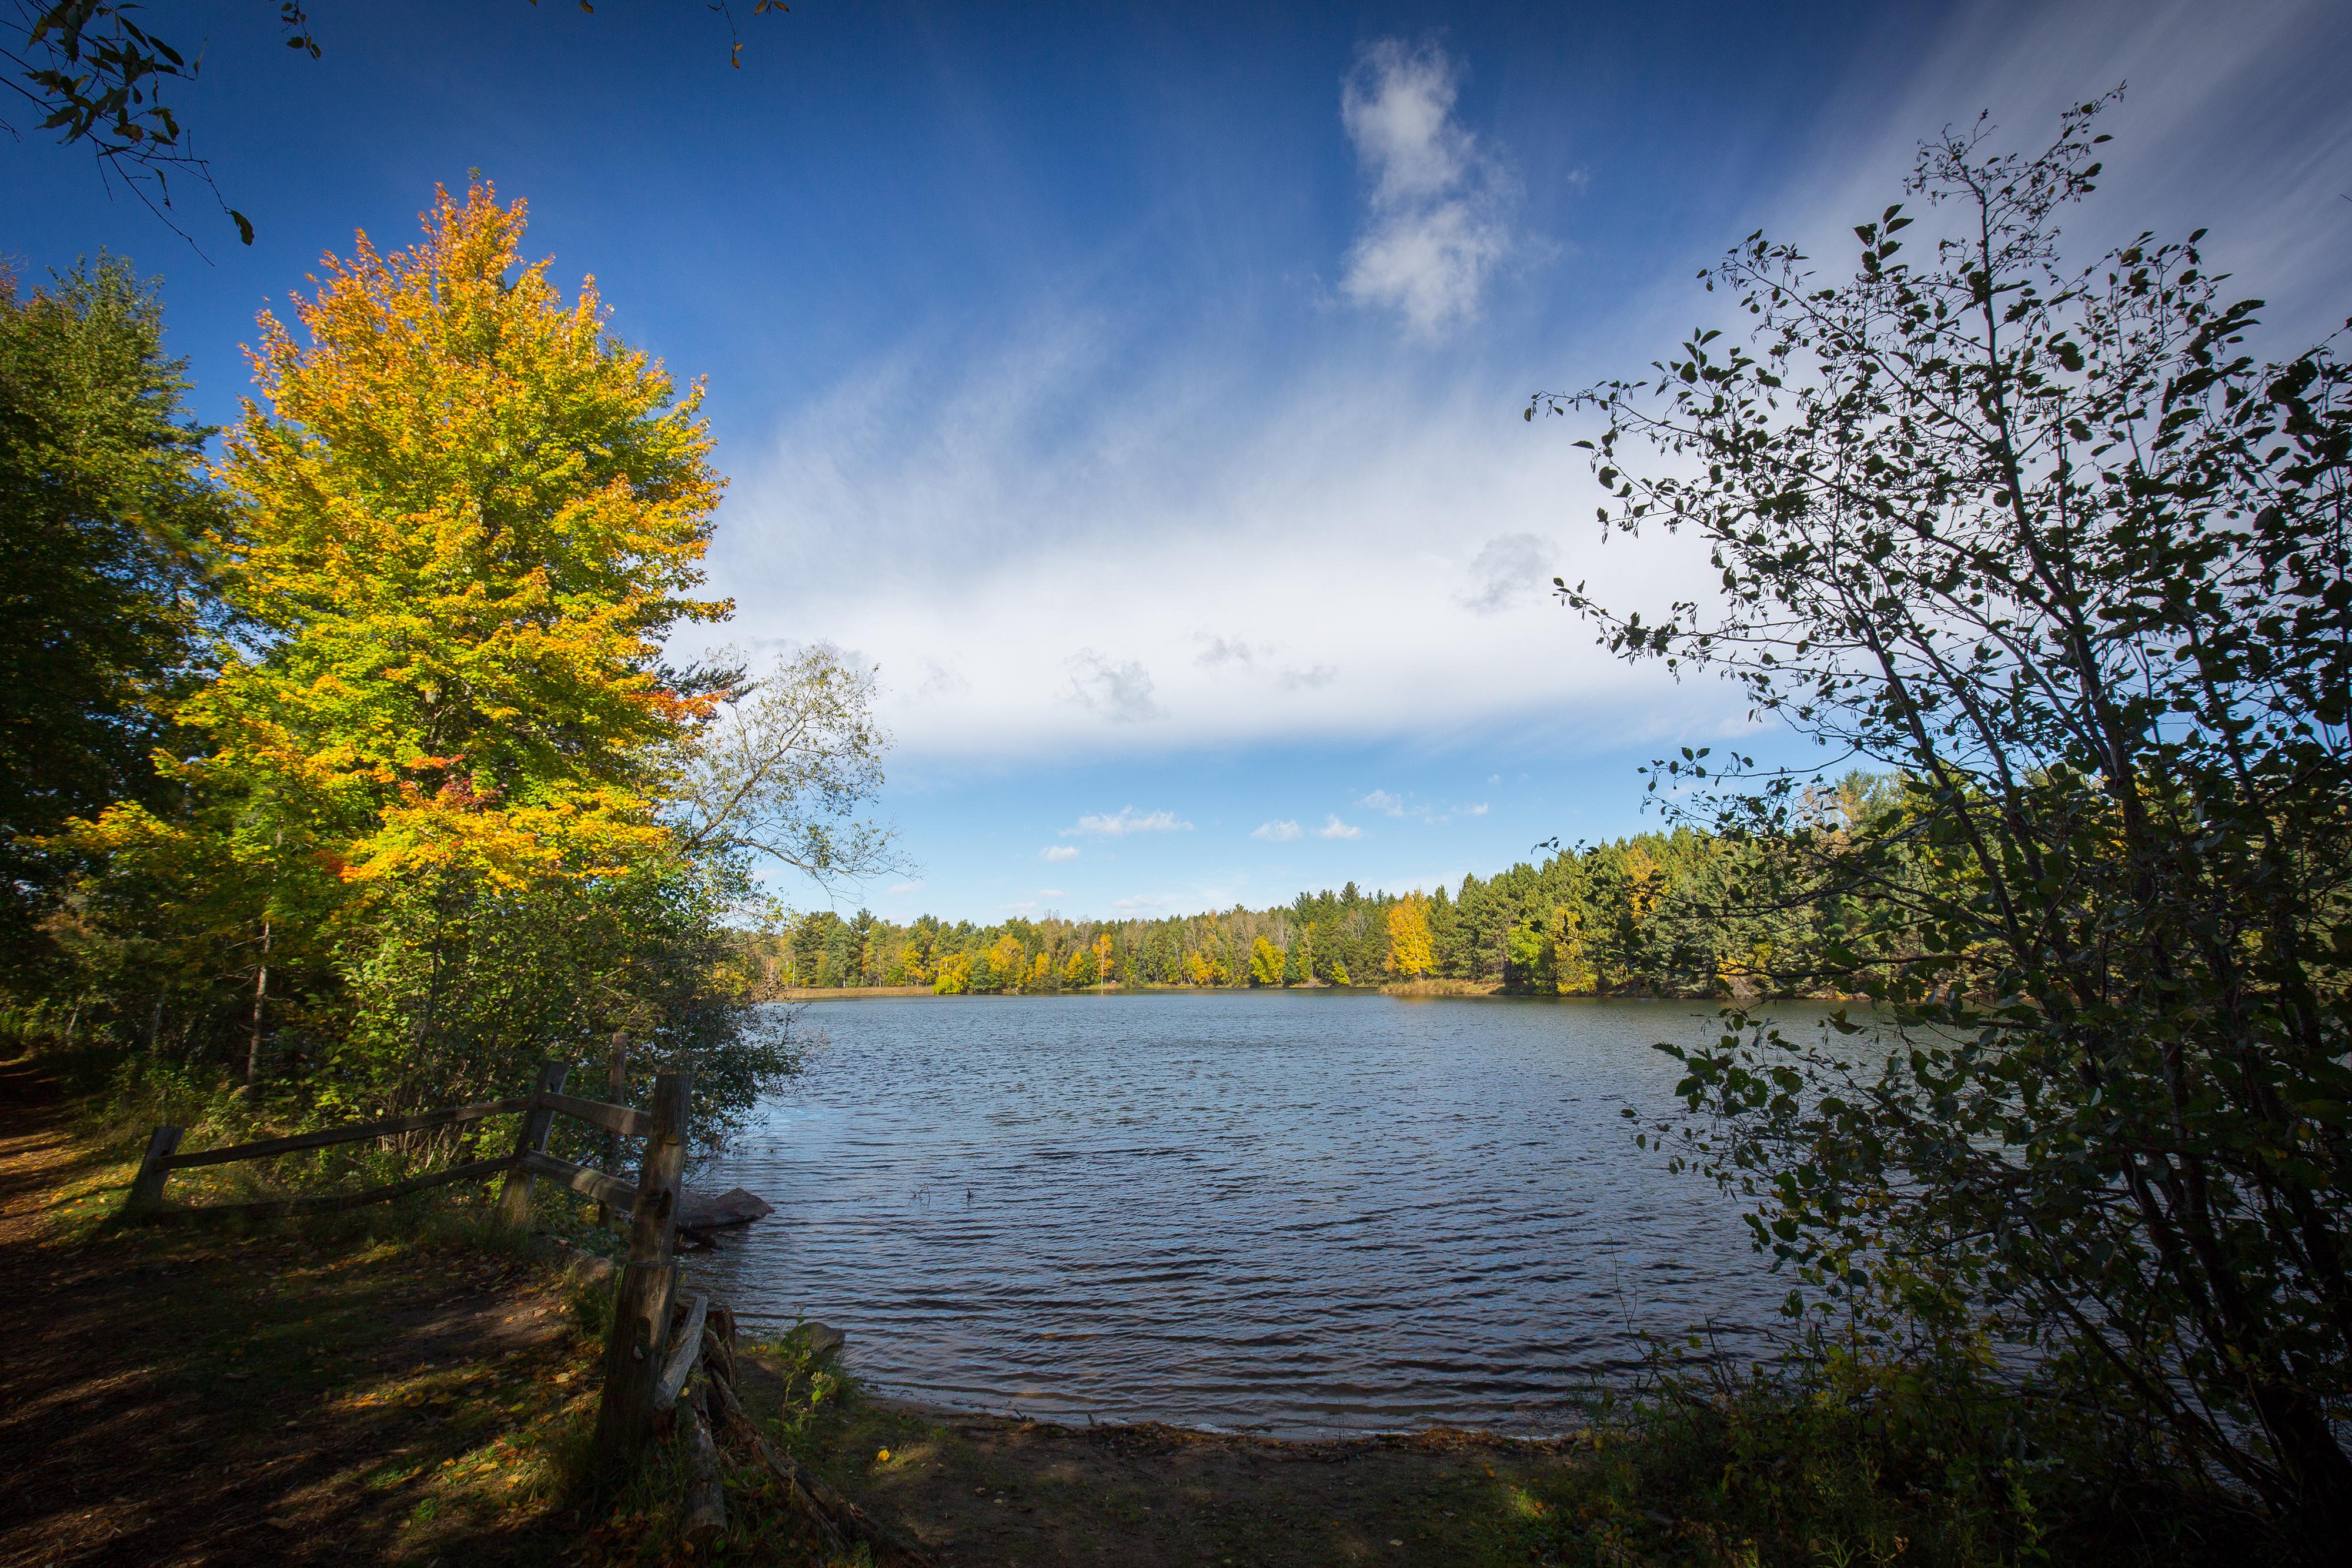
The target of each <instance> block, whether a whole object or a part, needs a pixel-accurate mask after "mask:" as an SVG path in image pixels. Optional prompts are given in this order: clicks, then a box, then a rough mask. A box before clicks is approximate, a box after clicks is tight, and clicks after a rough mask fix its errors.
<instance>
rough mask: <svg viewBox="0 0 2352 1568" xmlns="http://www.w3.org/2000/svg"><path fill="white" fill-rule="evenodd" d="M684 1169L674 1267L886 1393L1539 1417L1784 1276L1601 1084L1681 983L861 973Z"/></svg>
mask: <svg viewBox="0 0 2352 1568" xmlns="http://www.w3.org/2000/svg"><path fill="white" fill-rule="evenodd" d="M805 1018H806V1020H807V1021H808V1022H810V1023H813V1024H814V1025H816V1026H818V1027H819V1028H821V1029H822V1030H824V1032H825V1033H826V1034H827V1035H828V1036H829V1037H830V1039H831V1043H830V1045H829V1046H827V1047H825V1048H824V1049H823V1050H821V1051H818V1052H817V1053H816V1054H815V1055H814V1058H813V1059H812V1061H811V1062H810V1065H809V1069H808V1071H807V1072H806V1074H805V1075H804V1076H803V1077H802V1078H800V1079H799V1080H797V1081H796V1082H793V1084H792V1085H791V1086H790V1087H789V1088H787V1089H786V1090H785V1091H784V1092H783V1093H782V1094H781V1095H780V1096H778V1097H777V1099H776V1100H775V1101H774V1102H773V1103H772V1104H770V1105H769V1106H768V1107H767V1108H766V1112H765V1114H764V1116H763V1117H762V1119H761V1121H760V1123H759V1124H757V1125H756V1126H755V1127H754V1128H753V1129H752V1131H751V1134H749V1135H748V1136H747V1137H746V1138H745V1139H744V1140H743V1142H742V1144H741V1145H740V1147H739V1148H738V1149H737V1150H736V1151H735V1152H734V1153H733V1154H732V1155H730V1156H729V1157H727V1158H726V1159H724V1160H722V1161H719V1162H715V1163H714V1165H713V1166H711V1167H710V1168H709V1169H707V1170H703V1171H698V1172H697V1173H696V1176H695V1180H696V1185H697V1186H705V1185H715V1186H722V1187H723V1186H733V1185H737V1184H740V1185H741V1186H748V1187H750V1188H751V1189H752V1190H753V1191H755V1192H757V1193H759V1194H761V1196H762V1197H766V1198H767V1199H768V1200H769V1201H770V1202H772V1203H773V1204H774V1205H775V1206H776V1214H775V1217H774V1218H772V1219H768V1220H765V1221H762V1222H761V1223H760V1224H759V1225H757V1226H754V1227H753V1228H751V1230H750V1231H749V1232H748V1233H739V1234H738V1236H736V1237H732V1238H730V1239H728V1240H727V1241H726V1243H725V1248H726V1249H725V1250H723V1251H721V1252H719V1253H718V1254H716V1255H706V1256H704V1257H702V1258H700V1259H698V1260H696V1261H695V1262H694V1263H693V1264H692V1265H691V1268H692V1270H693V1272H694V1275H695V1277H696V1279H697V1281H698V1284H699V1285H701V1286H702V1287H703V1288H715V1290H716V1291H717V1293H718V1294H719V1296H720V1297H721V1298H722V1299H724V1300H726V1301H730V1303H732V1304H733V1305H734V1306H735V1307H736V1309H737V1311H738V1312H739V1313H740V1314H741V1316H742V1317H743V1319H744V1320H745V1322H746V1323H747V1326H751V1327H755V1328H756V1327H759V1326H762V1325H777V1324H782V1323H789V1322H791V1321H792V1320H793V1319H794V1318H795V1317H801V1316H806V1317H812V1318H821V1319H823V1320H824V1321H825V1322H830V1323H833V1324H835V1325H836V1326H838V1327H841V1328H843V1329H845V1330H846V1331H847V1332H848V1333H849V1336H850V1356H851V1361H852V1364H853V1365H854V1367H855V1368H856V1371H857V1372H858V1373H859V1375H861V1376H863V1377H864V1378H865V1379H866V1381H867V1383H868V1385H870V1386H873V1387H876V1388H877V1389H879V1390H882V1391H884V1392H887V1393H893V1394H899V1395H904V1396H913V1397H919V1398H926V1399H930V1400H935V1401H939V1402H941V1403H945V1404H951V1405H960V1406H973V1407H980V1408H986V1409H1006V1408H1012V1409H1017V1410H1019V1411H1021V1412H1022V1413H1024V1414H1029V1415H1035V1416H1046V1417H1055V1418H1062V1419H1070V1418H1080V1419H1083V1418H1085V1417H1087V1416H1093V1417H1095V1418H1097V1419H1100V1420H1147V1419H1149V1420H1161V1421H1169V1422H1173V1423H1179V1424H1183V1425H1191V1426H1211V1427H1234V1428H1243V1429H1249V1430H1261V1431H1270V1432H1275V1433H1278V1434H1285V1435H1307V1434H1317V1433H1325V1434H1328V1433H1334V1432H1363V1431H1393V1430H1398V1429H1403V1428H1414V1427H1423V1426H1426V1425H1429V1424H1432V1423H1447V1424H1453V1425H1459V1426H1467V1427H1489V1428H1493V1429H1496V1430H1511V1431H1541V1430H1547V1429H1556V1428H1557V1427H1559V1426H1561V1425H1563V1424H1564V1423H1565V1421H1566V1418H1567V1417H1566V1414H1565V1411H1564V1396H1567V1395H1569V1394H1570V1393H1572V1392H1573V1391H1575V1390H1577V1389H1579V1388H1580V1387H1583V1386H1585V1385H1589V1384H1590V1383H1591V1380H1592V1379H1594V1378H1595V1377H1604V1378H1605V1377H1608V1376H1610V1375H1614V1374H1619V1373H1622V1372H1623V1371H1625V1370H1626V1369H1627V1368H1628V1367H1630V1366H1631V1365H1632V1364H1633V1363H1634V1362H1635V1361H1637V1360H1638V1359H1639V1354H1640V1338H1639V1336H1640V1334H1641V1333H1643V1332H1645V1331H1646V1332H1648V1333H1679V1332H1680V1331H1682V1330H1684V1329H1685V1328H1687V1327H1689V1326H1691V1325H1692V1324H1694V1323H1697V1322H1703V1321H1708V1322H1713V1323H1715V1324H1716V1325H1717V1329H1718V1332H1719V1334H1720V1337H1721V1339H1722V1342H1723V1343H1724V1344H1725V1346H1726V1348H1728V1349H1732V1350H1738V1349H1741V1348H1746V1347H1752V1346H1753V1345H1754V1344H1755V1343H1757V1339H1758V1336H1759V1333H1762V1332H1764V1331H1765V1330H1767V1329H1768V1328H1769V1325H1770V1324H1771V1323H1772V1322H1774V1316H1773V1308H1774V1306H1775V1304H1776V1303H1777V1301H1779V1299H1780V1294H1781V1292H1782V1290H1783V1289H1784V1286H1783V1285H1782V1284H1780V1282H1776V1281H1773V1280H1772V1279H1771V1278H1770V1277H1769V1276H1767V1275H1765V1274H1764V1273H1763V1272H1762V1268H1761V1264H1760V1262H1759V1260H1758V1259H1757V1258H1756V1257H1755V1255H1754V1254H1752V1253H1751V1252H1750V1251H1749V1250H1748V1241H1747V1233H1746V1230H1745V1228H1744V1227H1742V1226H1741V1225H1740V1223H1739V1221H1738V1217H1737V1215H1736V1214H1735V1213H1734V1212H1733V1211H1732V1210H1731V1209H1730V1208H1729V1207H1727V1205H1726V1204H1725V1203H1724V1201H1723V1200H1722V1199H1720V1198H1719V1197H1717V1195H1716V1193H1715V1191H1714V1189H1713V1187H1712V1186H1709V1185H1707V1184H1706V1183H1704V1182H1702V1181H1700V1180H1699V1179H1697V1178H1696V1177H1693V1176H1669V1175H1668V1174H1667V1173H1666V1172H1665V1171H1664V1167H1663V1166H1662V1165H1661V1163H1660V1162H1659V1161H1658V1160H1657V1159H1656V1158H1655V1157H1654V1156H1652V1155H1644V1154H1643V1153H1641V1152H1640V1151H1638V1150H1636V1149H1635V1148H1634V1147H1633V1138H1632V1130H1631V1127H1630V1126H1629V1124H1627V1123H1626V1121H1625V1120H1624V1119H1623V1117H1622V1115H1621V1114H1620V1111H1621V1108H1623V1107H1627V1106H1633V1107H1636V1108H1640V1109H1643V1110H1645V1111H1647V1110H1651V1109H1654V1108H1657V1107H1659V1106H1662V1105H1664V1103H1667V1100H1668V1098H1669V1092H1670V1091H1671V1089H1672V1087H1673V1084H1674V1082H1675V1075H1676V1064H1675V1062H1674V1061H1672V1060H1670V1059H1668V1058H1666V1057H1664V1056H1663V1055H1661V1054H1659V1053H1658V1052H1656V1051H1652V1050H1651V1049H1650V1045H1651V1042H1652V1041H1654V1040H1660V1039H1664V1038H1668V1037H1672V1038H1676V1039H1681V1040H1704V1039H1707V1038H1710V1037H1711V1034H1712V1019H1711V1018H1710V1017H1708V1016H1707V1013H1706V1007H1705V1004H1701V1003H1687V1002H1648V1003H1643V1002H1537V1001H1514V1000H1504V999H1496V1000H1465V999H1450V998H1449V999H1404V998H1388V997H1379V996H1363V995H1330V994H1319V993H1315V992H1273V993H1266V992H1246V993H1211V994H1174V995H1170V994H1159V995H1140V996H1107V997H1062V998H1043V997H1041V998H940V999H933V998H872V999H867V1000H855V1001H843V1002H829V1003H820V1004H817V1005H816V1006H814V1007H812V1008H811V1009H809V1010H808V1012H807V1013H806V1015H805Z"/></svg>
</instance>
